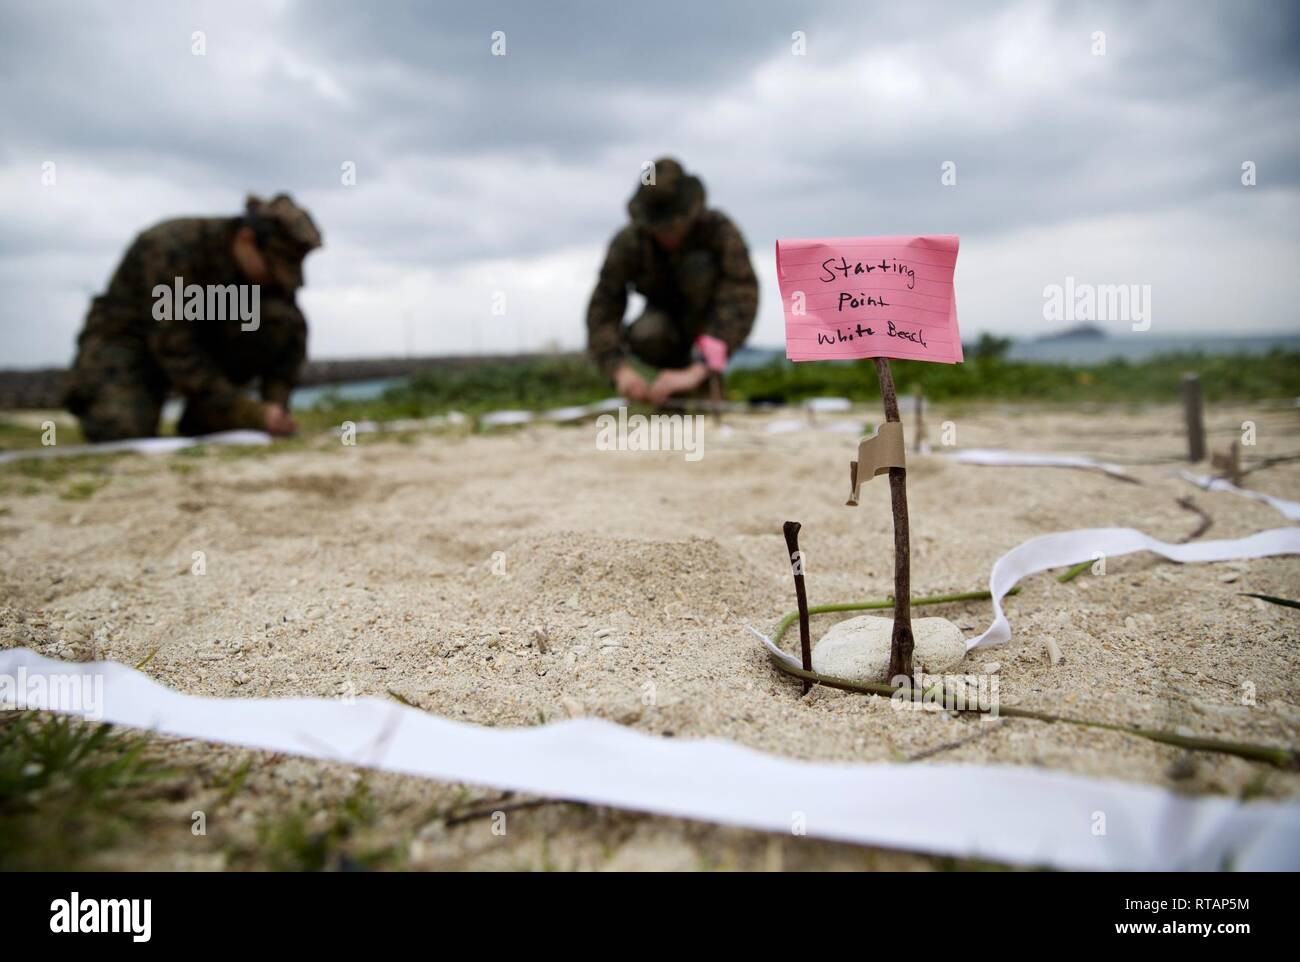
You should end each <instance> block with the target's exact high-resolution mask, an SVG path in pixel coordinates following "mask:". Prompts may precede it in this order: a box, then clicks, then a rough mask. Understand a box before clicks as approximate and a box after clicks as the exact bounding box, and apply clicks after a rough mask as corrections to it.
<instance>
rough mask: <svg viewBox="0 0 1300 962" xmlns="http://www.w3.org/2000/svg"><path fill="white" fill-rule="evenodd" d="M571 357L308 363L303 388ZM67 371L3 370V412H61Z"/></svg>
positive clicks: (0, 400)
mask: <svg viewBox="0 0 1300 962" xmlns="http://www.w3.org/2000/svg"><path fill="white" fill-rule="evenodd" d="M579 356H580V355H578V354H576V353H570V354H555V353H552V354H476V355H456V356H448V357H381V358H361V359H358V360H347V361H335V360H320V361H308V362H307V364H306V365H305V366H304V367H303V373H302V379H301V380H300V381H299V384H300V386H302V387H315V386H317V385H322V384H346V383H348V382H350V381H368V380H371V379H378V378H398V377H410V376H412V375H415V374H422V373H425V372H428V371H434V372H436V371H452V370H462V369H465V368H472V367H477V366H480V365H484V364H512V363H514V364H519V363H523V362H525V361H530V360H535V359H537V358H541V357H550V358H575V357H579ZM66 376H67V369H66V368H61V367H45V368H33V369H30V370H15V369H8V370H0V410H14V409H17V408H57V407H61V406H62V403H63V401H62V398H63V383H64V379H65V378H66Z"/></svg>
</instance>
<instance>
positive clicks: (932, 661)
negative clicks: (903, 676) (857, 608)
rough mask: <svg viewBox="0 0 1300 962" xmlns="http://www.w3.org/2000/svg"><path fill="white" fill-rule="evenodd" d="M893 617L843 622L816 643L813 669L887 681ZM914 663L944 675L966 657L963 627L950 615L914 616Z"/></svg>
mask: <svg viewBox="0 0 1300 962" xmlns="http://www.w3.org/2000/svg"><path fill="white" fill-rule="evenodd" d="M893 632H894V620H893V619H892V618H875V617H872V616H870V615H861V616H859V617H857V618H849V619H848V620H847V621H841V622H840V623H839V624H838V625H835V626H834V627H833V628H831V630H830V631H828V632H826V634H824V635H822V637H821V640H820V641H818V642H817V644H816V645H814V646H813V651H812V665H813V671H815V672H817V673H818V674H819V675H830V676H832V677H834V678H845V679H848V680H850V681H873V682H887V681H888V680H889V679H888V678H886V677H885V676H886V674H887V673H888V672H889V647H890V642H891V639H892V636H893ZM912 638H913V639H914V641H915V647H914V648H913V649H912V662H913V665H914V666H917V667H920V668H922V669H923V670H924V671H925V672H927V673H929V674H942V673H944V672H946V671H948V670H949V669H951V668H953V667H954V666H956V665H957V664H958V663H959V662H960V661H961V660H962V659H963V658H965V657H966V642H965V639H963V638H962V633H961V629H960V628H958V627H957V626H956V625H954V624H953V623H952V622H951V621H949V620H948V619H947V618H913V619H912Z"/></svg>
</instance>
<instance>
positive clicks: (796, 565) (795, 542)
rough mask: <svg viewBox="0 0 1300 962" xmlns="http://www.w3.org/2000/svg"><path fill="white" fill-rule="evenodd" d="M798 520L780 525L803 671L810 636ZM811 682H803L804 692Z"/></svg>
mask: <svg viewBox="0 0 1300 962" xmlns="http://www.w3.org/2000/svg"><path fill="white" fill-rule="evenodd" d="M801 527H802V525H800V524H799V522H798V521H787V522H786V523H785V525H784V526H783V527H782V530H783V531H784V533H785V547H786V551H787V552H789V554H790V570H791V571H793V572H794V596H795V599H796V600H797V601H798V603H799V648H800V651H801V652H802V654H803V667H804V671H812V637H811V631H810V629H809V627H808V592H807V589H806V588H805V586H804V581H803V554H802V553H801V552H800V551H799V529H800V528H801ZM811 687H812V684H811V683H810V682H808V681H805V682H804V683H803V690H804V694H807V693H808V689H809V688H811Z"/></svg>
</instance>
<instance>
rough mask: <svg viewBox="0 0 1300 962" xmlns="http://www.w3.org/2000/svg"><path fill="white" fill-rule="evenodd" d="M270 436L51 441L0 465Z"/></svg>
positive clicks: (5, 457) (264, 440)
mask: <svg viewBox="0 0 1300 962" xmlns="http://www.w3.org/2000/svg"><path fill="white" fill-rule="evenodd" d="M270 443H271V435H269V434H267V433H266V432H265V431H220V432H218V433H216V434H205V435H203V436H202V437H197V438H173V437H167V438H128V439H127V440H125V441H105V442H104V443H103V444H65V445H58V444H51V445H50V446H49V447H42V448H22V449H20V450H17V451H4V452H0V464H8V463H9V462H10V461H22V460H26V459H27V458H70V457H73V456H74V455H78V454H117V453H120V452H123V451H129V452H131V453H133V454H171V453H172V452H173V451H180V450H182V449H184V448H192V447H195V446H196V445H199V444H250V445H257V444H270Z"/></svg>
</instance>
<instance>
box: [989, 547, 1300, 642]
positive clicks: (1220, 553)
mask: <svg viewBox="0 0 1300 962" xmlns="http://www.w3.org/2000/svg"><path fill="white" fill-rule="evenodd" d="M1134 551H1154V552H1155V553H1156V554H1159V555H1163V556H1164V557H1166V558H1168V559H1169V560H1170V561H1179V562H1183V563H1187V562H1191V561H1234V560H1237V559H1240V558H1265V557H1268V556H1270V555H1280V554H1300V528H1273V529H1272V530H1270V531H1260V532H1258V533H1257V534H1252V535H1250V536H1249V537H1247V538H1237V539H1235V540H1232V541H1193V542H1191V543H1190V544H1169V543H1167V542H1164V541H1157V540H1156V539H1155V538H1152V537H1151V536H1150V535H1146V534H1143V533H1142V532H1141V531H1138V530H1136V529H1134V528H1085V529H1083V530H1080V531H1059V532H1057V533H1056V534H1045V535H1043V536H1041V537H1038V538H1031V539H1030V540H1029V541H1026V542H1025V543H1024V544H1021V545H1018V546H1016V547H1014V548H1012V549H1011V550H1010V551H1008V552H1007V553H1006V554H1004V555H1003V556H1002V557H1001V558H999V559H998V560H997V561H996V562H994V564H993V573H992V574H991V575H990V576H989V591H990V592H991V593H992V594H993V615H994V617H993V624H992V625H990V626H989V629H988V631H986V632H984V634H982V635H980V636H979V637H978V638H972V639H970V640H969V641H967V642H966V650H967V651H970V650H971V649H972V648H976V647H978V646H980V645H1000V644H1003V643H1005V642H1007V641H1010V640H1011V625H1010V624H1009V623H1008V622H1007V618H1006V615H1005V614H1003V612H1002V598H1003V596H1005V595H1006V593H1007V592H1008V591H1010V590H1011V589H1012V588H1014V587H1015V585H1016V583H1017V582H1018V581H1020V579H1021V578H1024V577H1027V576H1029V575H1032V574H1037V573H1038V572H1040V571H1047V570H1049V569H1051V568H1062V567H1065V566H1066V565H1072V564H1078V563H1079V562H1080V561H1087V560H1089V559H1095V558H1101V557H1105V558H1117V557H1119V556H1120V555H1125V554H1131V553H1133V552H1134Z"/></svg>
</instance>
